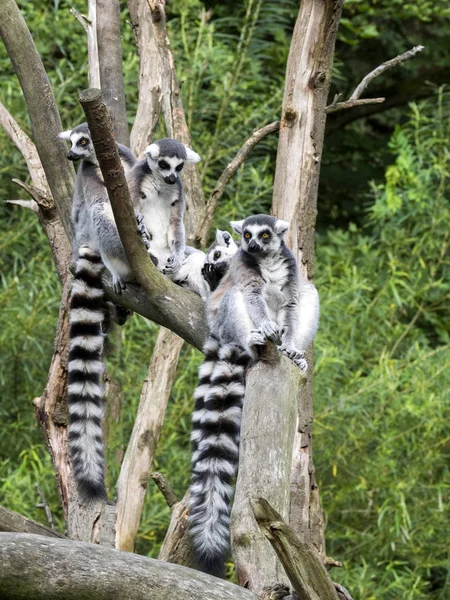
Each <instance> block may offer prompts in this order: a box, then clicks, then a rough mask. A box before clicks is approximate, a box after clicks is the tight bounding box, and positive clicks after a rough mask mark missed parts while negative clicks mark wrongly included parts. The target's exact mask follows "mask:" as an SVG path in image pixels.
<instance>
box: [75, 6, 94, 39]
mask: <svg viewBox="0 0 450 600" xmlns="http://www.w3.org/2000/svg"><path fill="white" fill-rule="evenodd" d="M70 12H71V13H72V14H73V16H74V17H75V19H76V20H77V21H78V22H79V23H81V25H82V27H83V29H84V30H85V32H86V33H88V28H89V24H90V21H89V19H88V18H87V16H86V15H82V14H81V13H80V12H78V11H77V9H76V8H74V7H73V6H72V8H71V9H70Z"/></svg>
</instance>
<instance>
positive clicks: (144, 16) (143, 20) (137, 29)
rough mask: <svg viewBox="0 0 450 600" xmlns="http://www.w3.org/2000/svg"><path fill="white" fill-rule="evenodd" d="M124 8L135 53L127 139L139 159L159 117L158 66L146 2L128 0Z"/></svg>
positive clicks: (159, 70) (159, 80)
mask: <svg viewBox="0 0 450 600" xmlns="http://www.w3.org/2000/svg"><path fill="white" fill-rule="evenodd" d="M128 9H129V11H130V18H131V24H132V26H133V29H134V34H135V38H136V46H137V50H138V54H139V100H138V107H137V112H136V117H135V119H134V124H133V128H132V130H131V136H130V140H131V147H132V149H133V150H134V151H135V152H136V154H137V155H138V156H139V155H141V154H142V153H143V152H144V150H145V148H146V147H147V146H148V145H149V144H150V143H151V142H152V140H153V136H154V134H155V129H156V126H157V125H158V120H159V115H160V114H161V87H162V83H161V78H162V67H161V61H160V57H159V49H158V46H157V44H156V39H155V36H154V35H153V24H152V18H153V13H152V12H151V11H150V7H149V3H148V2H147V0H128Z"/></svg>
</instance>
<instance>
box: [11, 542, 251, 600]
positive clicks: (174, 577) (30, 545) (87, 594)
mask: <svg viewBox="0 0 450 600" xmlns="http://www.w3.org/2000/svg"><path fill="white" fill-rule="evenodd" d="M0 590H1V593H2V600H42V598H45V599H46V600H61V598H64V600H85V599H86V598H92V597H95V598H96V600H111V598H114V600H148V599H149V598H151V599H152V600H174V599H176V600H204V599H205V598H208V599H210V600H257V598H256V596H255V594H252V593H251V592H249V591H248V590H244V589H243V588H240V587H238V586H236V585H234V584H232V583H228V582H226V581H222V580H220V579H216V578H215V577H210V576H208V575H205V574H204V573H199V572H198V571H194V570H192V569H187V568H186V567H181V566H178V565H173V564H169V563H164V562H162V561H159V560H153V559H151V558H146V557H143V556H137V555H136V554H131V553H129V552H118V551H116V550H111V549H108V548H104V547H101V546H95V545H93V544H84V543H81V542H74V541H69V540H60V539H52V538H49V537H44V536H39V535H28V534H17V533H16V534H12V533H0Z"/></svg>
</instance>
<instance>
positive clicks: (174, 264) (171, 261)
mask: <svg viewBox="0 0 450 600" xmlns="http://www.w3.org/2000/svg"><path fill="white" fill-rule="evenodd" d="M180 268H181V261H180V260H179V258H178V257H177V256H169V258H168V259H167V262H166V264H165V265H164V267H163V270H162V273H163V274H164V275H174V274H175V273H177V272H178V271H179V270H180Z"/></svg>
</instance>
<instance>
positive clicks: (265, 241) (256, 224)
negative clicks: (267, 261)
mask: <svg viewBox="0 0 450 600" xmlns="http://www.w3.org/2000/svg"><path fill="white" fill-rule="evenodd" d="M231 226H232V228H233V230H234V231H235V232H236V233H238V234H239V235H240V236H241V240H242V242H241V248H242V249H243V250H245V251H246V252H249V253H250V254H264V253H266V254H267V253H270V252H276V251H277V250H279V248H280V246H281V244H282V242H283V237H284V234H285V233H286V231H287V230H288V228H289V223H287V222H286V221H282V220H281V219H277V218H276V217H271V216H270V215H255V216H252V217H247V219H245V220H243V221H231Z"/></svg>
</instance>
